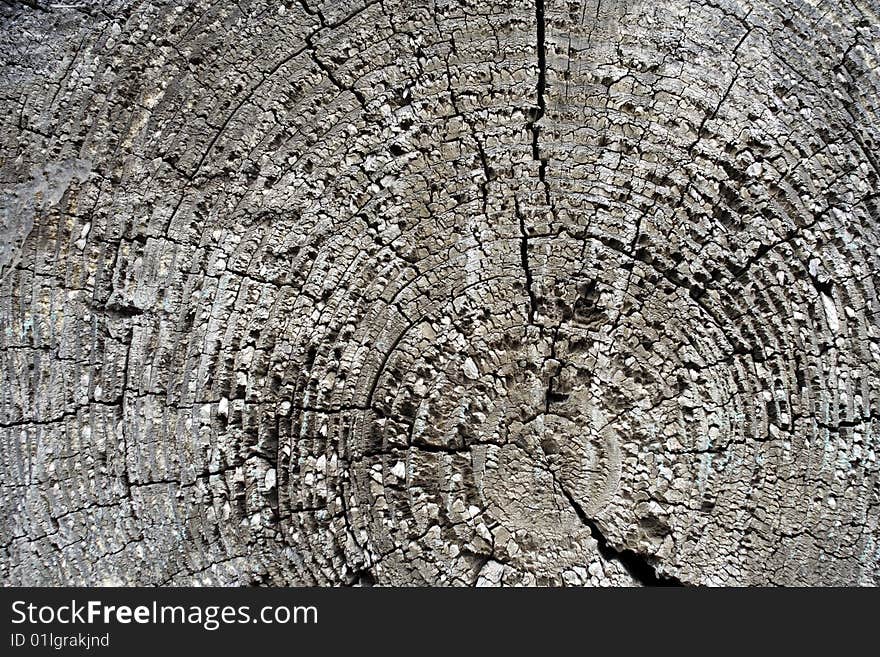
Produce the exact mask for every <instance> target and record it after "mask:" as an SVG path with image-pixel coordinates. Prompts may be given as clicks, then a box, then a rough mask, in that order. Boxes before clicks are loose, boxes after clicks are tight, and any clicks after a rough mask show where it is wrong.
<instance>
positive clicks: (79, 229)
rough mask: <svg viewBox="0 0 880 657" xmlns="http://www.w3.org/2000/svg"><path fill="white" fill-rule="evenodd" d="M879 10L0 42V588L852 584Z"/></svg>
mask: <svg viewBox="0 0 880 657" xmlns="http://www.w3.org/2000/svg"><path fill="white" fill-rule="evenodd" d="M878 10H880V5H878V3H877V2H876V0H867V1H865V0H853V1H848V2H840V3H839V2H837V1H836V0H833V1H832V0H755V1H753V2H752V1H747V0H714V1H713V0H693V1H687V0H671V1H670V2H662V3H654V2H643V1H638V0H602V1H599V2H597V1H596V0H570V1H567V2H563V1H560V0H537V3H533V2H528V3H527V2H519V1H513V2H498V3H491V2H483V1H477V0H368V1H366V2H365V1H364V0H326V1H325V2H323V3H322V2H319V1H318V0H308V1H305V0H302V1H295V0H293V1H288V2H274V1H271V2H270V1H267V0H254V1H251V0H240V1H239V2H225V1H215V2H205V1H203V0H195V1H192V2H182V1H181V2H174V1H165V2H162V1H159V0H151V1H143V2H130V1H128V0H109V1H105V2H100V3H86V2H82V1H81V0H65V1H64V3H62V2H60V1H59V2H57V3H53V2H52V0H37V2H28V3H20V2H6V5H5V6H0V26H2V27H0V54H2V58H3V68H2V77H0V94H2V98H3V108H4V110H5V111H4V112H3V113H2V116H0V177H2V201H0V203H2V205H0V209H2V211H3V212H2V217H0V268H2V269H0V436H2V439H0V440H2V443H0V445H2V465H0V468H2V483H0V487H2V495H0V499H2V507H0V510H2V514H3V519H2V522H0V527H2V533H0V541H2V545H3V549H2V554H0V577H2V581H3V582H4V583H6V584H106V583H125V584H192V583H210V584H246V583H259V584H271V585H280V584H334V585H336V584H372V583H377V584H448V585H472V584H505V585H507V584H570V585H629V584H862V585H874V584H877V583H878V581H880V544H878V539H880V530H878V515H880V514H878V509H880V484H878V464H877V451H878V449H877V448H878V419H880V407H878V394H880V323H878V298H877V281H878V278H877V274H878V259H880V239H878V220H880V193H878V191H877V190H878V184H880V178H878V176H880V165H878V152H877V150H878V149H877V146H878V143H880V141H878V140H880V115H878V103H880V100H878V98H880V96H878V90H880V65H878V60H877V57H878V51H880V48H878V45H880V20H878Z"/></svg>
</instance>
